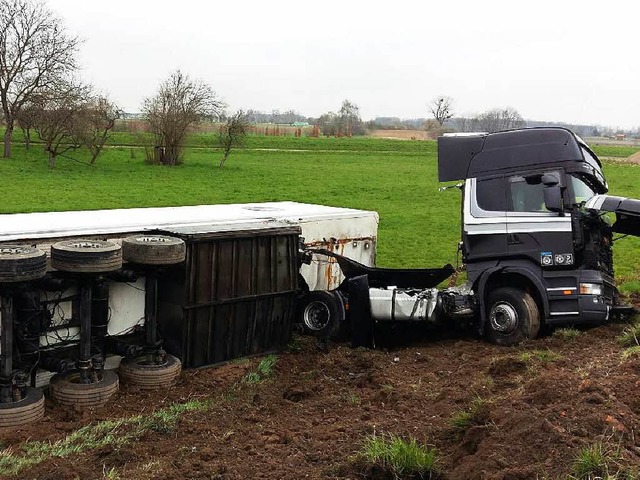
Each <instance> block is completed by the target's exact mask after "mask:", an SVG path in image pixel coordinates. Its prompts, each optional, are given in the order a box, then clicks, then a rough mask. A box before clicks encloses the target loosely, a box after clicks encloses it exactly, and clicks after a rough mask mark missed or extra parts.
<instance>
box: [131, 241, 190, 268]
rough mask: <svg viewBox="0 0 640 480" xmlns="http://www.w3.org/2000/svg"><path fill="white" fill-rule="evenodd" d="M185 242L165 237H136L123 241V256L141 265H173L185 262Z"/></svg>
mask: <svg viewBox="0 0 640 480" xmlns="http://www.w3.org/2000/svg"><path fill="white" fill-rule="evenodd" d="M186 253H187V247H186V245H185V243H184V240H182V239H180V238H176V237H167V236H164V235H134V236H132V237H127V238H125V239H124V240H123V241H122V256H123V257H124V259H125V260H126V261H127V262H132V263H138V264H140V265H173V264H175V263H181V262H184V259H185V256H186Z"/></svg>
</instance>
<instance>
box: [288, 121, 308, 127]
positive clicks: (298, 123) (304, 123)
mask: <svg viewBox="0 0 640 480" xmlns="http://www.w3.org/2000/svg"><path fill="white" fill-rule="evenodd" d="M291 126H292V127H296V128H302V127H308V126H309V122H293V123H292V124H291Z"/></svg>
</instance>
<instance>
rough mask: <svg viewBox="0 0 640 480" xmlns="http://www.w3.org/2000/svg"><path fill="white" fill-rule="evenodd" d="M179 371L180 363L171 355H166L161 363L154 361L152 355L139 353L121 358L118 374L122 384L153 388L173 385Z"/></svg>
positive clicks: (144, 388)
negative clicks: (131, 356)
mask: <svg viewBox="0 0 640 480" xmlns="http://www.w3.org/2000/svg"><path fill="white" fill-rule="evenodd" d="M181 371H182V363H181V362H180V360H178V359H177V358H176V357H174V356H173V355H167V356H166V359H165V362H164V364H162V365H158V364H156V363H154V362H153V358H152V355H141V356H139V357H135V358H125V359H123V360H122V362H120V370H119V374H120V379H121V380H122V383H123V384H127V385H135V386H136V387H138V388H141V389H143V390H154V389H158V388H168V387H171V386H173V385H175V383H176V381H177V380H178V377H179V376H180V372H181Z"/></svg>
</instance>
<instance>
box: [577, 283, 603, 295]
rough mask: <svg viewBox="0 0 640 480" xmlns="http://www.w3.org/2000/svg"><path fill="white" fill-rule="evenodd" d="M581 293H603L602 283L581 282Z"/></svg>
mask: <svg viewBox="0 0 640 480" xmlns="http://www.w3.org/2000/svg"><path fill="white" fill-rule="evenodd" d="M580 295H602V285H600V284H599V283H581V284H580Z"/></svg>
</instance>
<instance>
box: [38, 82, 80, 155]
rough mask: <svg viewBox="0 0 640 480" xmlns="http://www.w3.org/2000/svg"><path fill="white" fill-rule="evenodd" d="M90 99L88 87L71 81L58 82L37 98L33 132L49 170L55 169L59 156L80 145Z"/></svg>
mask: <svg viewBox="0 0 640 480" xmlns="http://www.w3.org/2000/svg"><path fill="white" fill-rule="evenodd" d="M90 96H91V87H89V86H87V85H83V84H79V83H77V82H75V81H72V80H67V81H64V82H62V81H60V82H58V83H57V84H56V85H55V86H54V87H52V88H51V90H50V91H49V92H47V93H46V94H44V93H41V94H40V95H39V97H38V103H37V104H35V105H34V108H36V109H37V111H36V114H35V116H34V124H33V128H34V130H35V131H36V133H37V134H38V137H40V139H41V140H42V141H43V142H44V150H45V152H46V153H47V154H48V157H49V167H50V168H55V166H56V159H57V157H58V156H59V155H63V154H65V153H66V152H68V151H70V150H75V149H77V148H79V147H81V146H82V145H83V143H84V142H83V139H84V138H85V135H86V133H85V131H86V128H87V124H86V116H85V113H86V110H87V98H90Z"/></svg>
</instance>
